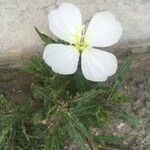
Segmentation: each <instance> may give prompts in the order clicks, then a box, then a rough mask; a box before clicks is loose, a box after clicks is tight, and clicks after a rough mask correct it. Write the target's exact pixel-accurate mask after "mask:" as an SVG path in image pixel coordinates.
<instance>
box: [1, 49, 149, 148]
mask: <svg viewBox="0 0 150 150" xmlns="http://www.w3.org/2000/svg"><path fill="white" fill-rule="evenodd" d="M118 55H119V54H118ZM125 57H126V55H124V57H123V58H125ZM122 60H123V59H122ZM34 82H36V79H35V78H34V77H33V76H31V75H28V74H26V73H24V72H23V71H21V70H19V69H0V90H1V91H2V92H3V93H4V95H5V96H6V98H8V99H10V100H13V101H15V102H16V103H19V104H21V103H22V102H24V101H28V100H30V99H31V98H32V95H31V85H32V83H34ZM124 91H125V93H126V94H127V95H128V96H129V97H130V99H131V100H132V101H133V105H132V106H131V107H130V108H127V109H128V111H130V112H132V113H134V114H135V115H137V116H138V118H139V119H140V121H141V124H142V126H141V127H140V128H139V129H133V128H130V127H129V126H127V125H126V124H124V122H121V121H114V123H113V124H111V126H110V127H108V128H107V129H106V131H105V132H107V133H112V134H114V135H124V134H125V133H130V135H131V137H130V138H129V140H128V142H126V143H124V146H122V150H150V51H149V52H145V53H142V54H139V55H138V56H137V57H136V59H135V61H134V62H133V64H132V69H131V71H130V73H129V74H128V75H127V78H126V82H125V87H124Z"/></svg>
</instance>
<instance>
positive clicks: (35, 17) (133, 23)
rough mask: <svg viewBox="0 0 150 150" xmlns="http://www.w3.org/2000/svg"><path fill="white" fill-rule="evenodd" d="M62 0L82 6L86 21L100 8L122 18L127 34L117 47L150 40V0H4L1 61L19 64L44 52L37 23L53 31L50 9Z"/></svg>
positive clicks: (1, 0)
mask: <svg viewBox="0 0 150 150" xmlns="http://www.w3.org/2000/svg"><path fill="white" fill-rule="evenodd" d="M62 2H71V3H74V4H76V5H77V6H79V7H80V9H81V12H82V16H83V19H84V21H85V22H86V23H88V22H89V21H90V19H91V18H92V16H93V15H94V14H95V13H96V12H99V11H103V10H108V11H111V12H112V13H114V14H115V16H116V17H117V18H118V19H119V20H120V21H121V23H122V25H123V28H124V34H123V36H122V39H121V40H120V42H119V44H117V45H115V46H114V48H120V47H121V48H122V47H129V46H131V47H132V46H135V45H144V46H145V45H146V46H149V43H150V1H149V0H65V1H64V0H0V31H1V34H0V64H1V66H3V65H4V66H5V65H6V64H7V63H10V64H11V63H12V64H13V63H14V60H15V62H17V63H18V64H17V65H19V64H20V63H21V62H22V61H23V60H25V59H26V58H28V57H30V55H32V54H37V53H39V52H42V50H43V48H44V47H43V46H42V42H41V41H40V39H39V37H38V36H37V35H36V33H35V30H34V26H37V27H38V28H39V29H40V31H43V32H44V33H46V34H50V31H49V28H48V20H47V15H48V12H49V11H50V10H52V9H54V8H56V7H57V6H58V5H59V4H61V3H62Z"/></svg>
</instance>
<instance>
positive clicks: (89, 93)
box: [71, 89, 103, 102]
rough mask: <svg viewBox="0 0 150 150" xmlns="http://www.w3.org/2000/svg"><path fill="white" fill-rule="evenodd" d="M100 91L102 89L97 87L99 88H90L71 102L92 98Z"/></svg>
mask: <svg viewBox="0 0 150 150" xmlns="http://www.w3.org/2000/svg"><path fill="white" fill-rule="evenodd" d="M101 92H103V90H102V89H99V90H95V89H94V90H90V91H87V92H84V93H83V94H82V95H81V96H80V98H77V99H74V100H73V101H71V102H80V101H85V100H89V99H93V98H95V97H96V96H98V95H99V94H100V93H101Z"/></svg>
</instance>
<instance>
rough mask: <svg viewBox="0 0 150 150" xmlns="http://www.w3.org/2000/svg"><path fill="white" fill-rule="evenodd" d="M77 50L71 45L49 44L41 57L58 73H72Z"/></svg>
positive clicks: (75, 65) (77, 57)
mask: <svg viewBox="0 0 150 150" xmlns="http://www.w3.org/2000/svg"><path fill="white" fill-rule="evenodd" d="M79 55H80V54H79V52H78V51H77V50H76V49H75V47H73V46H68V45H63V44H49V45H47V46H46V48H45V50H44V53H43V59H44V60H45V62H46V63H47V64H48V65H49V66H51V67H52V70H53V71H54V72H56V73H59V74H64V75H67V74H73V73H74V72H75V71H76V70H77V66H78V61H79Z"/></svg>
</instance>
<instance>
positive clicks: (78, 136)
mask: <svg viewBox="0 0 150 150" xmlns="http://www.w3.org/2000/svg"><path fill="white" fill-rule="evenodd" d="M67 131H68V134H69V135H70V137H71V139H73V140H74V141H75V143H76V144H77V146H78V148H80V150H86V147H85V141H84V139H83V137H82V135H81V134H80V133H79V132H78V131H77V130H76V128H75V126H74V124H73V123H72V122H69V124H68V126H67Z"/></svg>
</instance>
